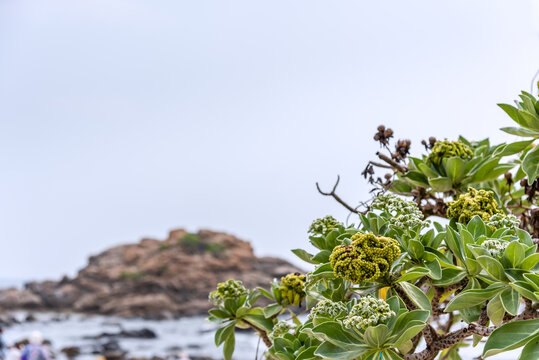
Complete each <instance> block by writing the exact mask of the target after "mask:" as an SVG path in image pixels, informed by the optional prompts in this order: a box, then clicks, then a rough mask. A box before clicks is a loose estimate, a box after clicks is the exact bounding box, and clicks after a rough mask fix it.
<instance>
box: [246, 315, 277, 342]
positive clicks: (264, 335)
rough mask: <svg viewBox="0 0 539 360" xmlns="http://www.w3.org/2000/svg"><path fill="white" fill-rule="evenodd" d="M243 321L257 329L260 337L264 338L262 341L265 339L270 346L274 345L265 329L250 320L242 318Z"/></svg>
mask: <svg viewBox="0 0 539 360" xmlns="http://www.w3.org/2000/svg"><path fill="white" fill-rule="evenodd" d="M242 321H243V322H245V323H246V324H247V325H249V326H250V327H251V328H252V329H253V330H256V331H257V332H258V335H260V338H261V339H262V341H264V344H266V346H267V347H268V348H270V347H271V346H272V345H273V344H272V343H271V340H270V339H269V337H268V334H267V333H266V331H265V330H262V329H261V328H259V327H258V326H256V325H254V324H252V323H250V322H249V321H247V320H245V319H242Z"/></svg>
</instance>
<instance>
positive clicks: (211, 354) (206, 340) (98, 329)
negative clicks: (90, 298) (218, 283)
mask: <svg viewBox="0 0 539 360" xmlns="http://www.w3.org/2000/svg"><path fill="white" fill-rule="evenodd" d="M22 284H23V281H20V280H16V279H11V280H5V279H4V280H3V281H1V280H0V288H3V287H8V286H15V287H21V286H22ZM4 285H5V286H4ZM12 315H13V316H14V317H15V318H16V319H17V320H19V321H20V323H17V324H14V325H11V326H9V327H6V328H5V330H4V337H5V340H6V342H7V343H8V344H12V343H14V342H17V341H19V340H22V339H25V338H28V337H29V335H30V334H31V333H32V332H33V331H40V332H41V333H42V334H43V337H44V338H45V339H48V340H50V341H51V344H52V345H51V348H52V350H53V352H54V353H55V354H56V358H57V359H59V360H64V359H66V360H67V357H66V356H65V355H64V354H63V353H61V349H63V348H66V347H73V346H76V347H79V348H80V349H81V350H82V352H83V354H82V355H80V356H77V358H76V359H77V360H90V359H91V360H94V359H96V358H97V355H93V354H91V352H92V350H93V349H96V346H99V343H100V342H106V341H108V340H107V338H102V339H99V340H96V339H92V337H95V336H97V335H99V334H102V333H117V332H119V331H121V330H141V329H144V328H146V329H150V330H152V331H153V332H154V333H155V334H156V335H157V336H156V338H154V339H138V338H137V339H133V338H118V339H117V341H118V343H119V345H120V347H121V348H122V349H124V350H126V351H127V352H128V354H127V356H128V357H129V358H152V357H154V356H158V357H161V358H167V359H175V358H176V357H177V356H178V354H179V353H180V352H184V353H187V354H188V355H190V356H192V357H195V356H196V357H208V358H211V359H215V360H217V359H222V355H221V349H220V348H217V347H216V346H215V344H214V333H215V330H216V329H217V327H216V325H215V324H213V323H210V322H208V321H207V320H206V318H205V317H203V316H199V317H187V318H181V319H171V320H145V319H125V318H120V317H115V316H102V315H86V314H77V313H73V314H69V313H55V312H37V313H36V312H28V311H16V312H14V313H12ZM29 315H32V316H31V317H32V318H33V321H25V320H26V319H27V318H28V317H29ZM483 344H484V343H480V344H478V345H477V346H476V347H475V348H474V347H472V346H471V343H469V346H467V347H463V348H461V349H460V351H459V354H460V355H461V357H462V359H463V360H473V359H475V358H477V357H478V356H479V355H480V354H481V351H482V348H483ZM420 347H421V344H420ZM265 350H266V347H265V345H264V343H263V342H262V341H260V340H259V337H258V336H257V335H256V334H254V333H252V332H249V331H238V332H237V333H236V351H235V353H234V357H233V359H235V360H257V359H263V358H264V356H263V354H264V351H265ZM519 354H520V349H517V350H513V351H508V352H505V353H501V354H498V355H495V356H492V357H490V358H489V359H492V360H517V359H518V357H519ZM521 360H535V359H521Z"/></svg>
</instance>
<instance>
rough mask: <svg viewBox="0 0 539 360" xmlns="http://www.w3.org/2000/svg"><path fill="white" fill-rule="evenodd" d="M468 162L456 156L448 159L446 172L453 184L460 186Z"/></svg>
mask: <svg viewBox="0 0 539 360" xmlns="http://www.w3.org/2000/svg"><path fill="white" fill-rule="evenodd" d="M465 168H466V162H465V161H464V160H463V159H461V158H460V157H457V156H454V157H451V158H449V159H447V162H446V163H445V171H446V173H447V175H448V176H449V178H450V179H451V182H452V183H453V184H458V183H459V181H460V180H461V179H462V178H463V177H464V174H465Z"/></svg>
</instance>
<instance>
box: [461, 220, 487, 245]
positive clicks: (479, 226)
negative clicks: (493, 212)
mask: <svg viewBox="0 0 539 360" xmlns="http://www.w3.org/2000/svg"><path fill="white" fill-rule="evenodd" d="M466 228H467V229H468V231H469V232H470V233H471V234H472V236H473V238H474V239H477V238H479V237H480V236H481V235H486V233H487V226H486V225H485V222H484V221H483V219H481V217H480V216H479V215H475V216H474V217H472V220H470V221H469V222H468V225H466Z"/></svg>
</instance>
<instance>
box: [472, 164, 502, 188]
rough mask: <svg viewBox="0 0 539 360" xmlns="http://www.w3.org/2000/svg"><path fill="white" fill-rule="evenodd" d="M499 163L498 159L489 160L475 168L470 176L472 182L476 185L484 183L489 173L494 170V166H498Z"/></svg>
mask: <svg viewBox="0 0 539 360" xmlns="http://www.w3.org/2000/svg"><path fill="white" fill-rule="evenodd" d="M499 161H500V159H499V158H490V159H488V160H487V161H485V162H484V163H482V164H481V166H479V167H478V168H477V170H475V171H474V175H473V176H472V182H474V183H478V182H483V181H486V179H487V177H488V176H489V173H490V172H491V171H492V169H494V167H495V166H496V165H498V162H499Z"/></svg>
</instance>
